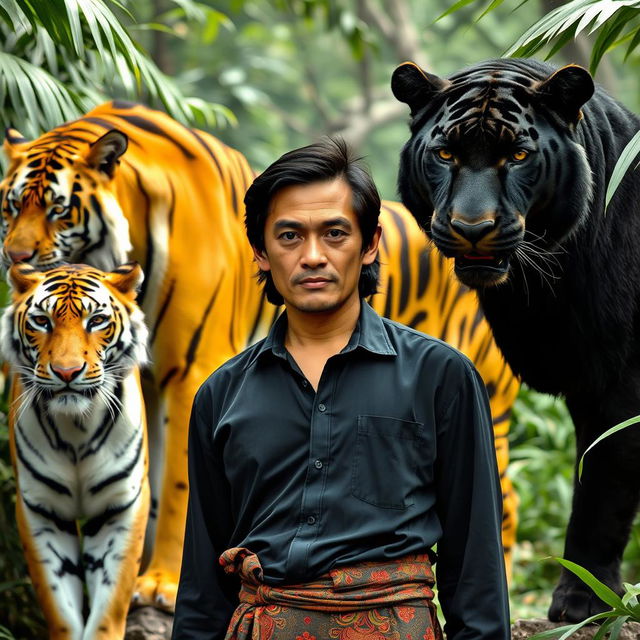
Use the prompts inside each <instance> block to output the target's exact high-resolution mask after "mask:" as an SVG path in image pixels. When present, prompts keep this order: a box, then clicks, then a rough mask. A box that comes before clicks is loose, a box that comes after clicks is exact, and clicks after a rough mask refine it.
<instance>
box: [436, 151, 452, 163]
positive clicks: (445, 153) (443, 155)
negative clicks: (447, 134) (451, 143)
mask: <svg viewBox="0 0 640 640" xmlns="http://www.w3.org/2000/svg"><path fill="white" fill-rule="evenodd" d="M438 156H440V158H442V160H447V161H449V160H452V159H453V153H451V151H449V150H448V149H438Z"/></svg>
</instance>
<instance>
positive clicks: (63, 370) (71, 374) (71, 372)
mask: <svg viewBox="0 0 640 640" xmlns="http://www.w3.org/2000/svg"><path fill="white" fill-rule="evenodd" d="M83 369H84V365H81V366H79V367H56V366H54V365H51V371H53V373H55V374H56V375H57V376H58V378H60V379H61V380H64V381H65V382H71V381H72V380H73V379H74V378H77V377H78V376H79V375H80V372H81V371H82V370H83Z"/></svg>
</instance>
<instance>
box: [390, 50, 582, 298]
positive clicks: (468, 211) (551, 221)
mask: <svg viewBox="0 0 640 640" xmlns="http://www.w3.org/2000/svg"><path fill="white" fill-rule="evenodd" d="M549 73H550V72H549V67H548V66H547V65H543V64H541V63H537V64H536V63H535V62H534V63H533V64H532V62H531V61H527V63H526V64H523V62H522V61H520V60H508V59H507V60H493V61H488V62H485V63H481V64H479V65H476V66H475V67H472V68H470V69H468V70H466V71H462V72H460V73H458V74H456V75H454V76H452V77H451V78H449V79H448V80H443V79H441V78H438V77H437V76H434V75H431V74H428V73H426V72H425V71H423V70H422V69H420V68H419V67H417V66H416V65H415V64H413V63H405V64H403V65H401V66H400V67H398V68H397V69H396V71H395V72H394V75H393V79H392V90H393V92H394V95H395V96H396V98H398V99H399V100H401V101H403V102H406V103H407V104H409V106H410V107H411V123H410V128H411V137H410V139H409V141H408V142H407V143H406V145H405V146H404V148H403V151H402V155H401V161H400V174H399V182H398V185H399V190H400V194H401V196H402V199H403V201H404V204H405V205H407V207H408V208H409V209H410V210H411V212H412V213H413V214H414V216H415V217H416V219H417V220H418V222H419V223H420V225H421V226H422V227H423V228H424V229H425V230H426V232H427V233H428V234H429V236H430V237H431V238H432V239H433V241H434V243H435V244H436V246H437V247H438V249H439V250H440V251H441V252H442V253H443V254H444V255H445V256H447V257H451V258H454V259H455V271H456V275H457V276H458V278H459V279H460V280H461V281H462V282H463V283H465V284H467V285H468V286H471V287H476V288H478V287H480V288H482V287H487V286H493V285H498V284H501V283H503V282H505V281H506V280H507V279H508V278H509V273H510V271H511V270H512V269H513V268H514V264H515V263H517V262H518V261H521V262H522V263H526V262H527V260H531V259H532V258H531V257H530V253H531V252H535V251H538V250H540V249H544V248H548V247H549V246H553V245H554V244H555V243H558V242H560V241H561V240H563V239H564V238H565V237H566V236H567V235H568V234H570V233H571V231H572V230H574V229H575V228H577V226H579V225H580V224H581V223H582V222H583V221H584V220H585V217H586V215H587V212H588V205H589V199H590V194H591V188H592V178H591V170H590V167H589V165H588V162H587V159H586V155H585V151H584V148H583V147H582V146H581V145H580V144H579V143H578V141H577V140H576V135H575V133H576V126H577V124H578V122H579V120H580V118H581V111H580V107H581V106H582V105H583V104H584V102H586V100H588V99H589V98H590V97H591V95H592V93H593V90H594V85H593V80H592V79H591V76H590V75H589V74H588V73H587V71H585V70H584V69H582V68H580V67H577V66H569V67H564V68H562V69H560V70H558V71H556V72H554V73H551V75H549Z"/></svg>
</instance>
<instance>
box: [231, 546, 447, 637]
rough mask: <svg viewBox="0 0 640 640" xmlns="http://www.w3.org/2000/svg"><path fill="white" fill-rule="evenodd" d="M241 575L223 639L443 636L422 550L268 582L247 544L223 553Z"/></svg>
mask: <svg viewBox="0 0 640 640" xmlns="http://www.w3.org/2000/svg"><path fill="white" fill-rule="evenodd" d="M220 564H221V566H222V567H223V568H224V570H225V572H227V573H234V574H237V575H238V576H239V578H240V580H241V583H242V586H241V590H240V604H239V605H238V607H237V608H236V610H235V611H234V613H233V616H232V618H231V622H230V623H229V629H228V631H227V635H226V637H225V640H331V639H334V638H335V639H337V640H442V631H441V630H440V625H439V624H438V619H437V616H436V606H435V604H434V603H433V590H432V586H433V584H434V582H435V579H434V576H433V571H432V570H431V564H430V563H429V559H428V556H427V555H426V554H420V555H410V556H406V557H404V558H401V559H399V560H395V561H393V560H390V561H386V562H382V563H381V562H362V563H359V564H356V565H353V566H348V567H338V568H335V569H332V570H331V571H329V572H328V573H326V574H324V575H322V576H320V577H319V578H317V579H316V580H314V581H313V582H306V583H304V584H294V585H285V586H279V587H274V586H269V585H266V584H264V582H263V574H262V567H261V565H260V560H259V559H258V557H257V556H256V555H255V554H254V553H251V552H250V551H249V550H248V549H244V548H239V547H236V548H233V549H228V550H227V551H225V552H224V553H223V554H222V555H221V556H220Z"/></svg>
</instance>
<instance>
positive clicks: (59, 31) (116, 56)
mask: <svg viewBox="0 0 640 640" xmlns="http://www.w3.org/2000/svg"><path fill="white" fill-rule="evenodd" d="M576 1H577V0H576ZM576 1H574V2H573V3H572V4H573V5H575V4H576ZM562 4H563V3H560V2H556V1H554V0H528V1H525V2H519V1H518V2H513V1H511V2H509V1H508V0H507V1H500V0H494V2H491V3H489V2H488V1H487V2H479V1H478V0H476V1H474V0H466V1H465V0H463V1H461V2H458V3H456V9H457V10H456V11H454V12H451V13H448V14H447V15H445V16H444V17H441V18H440V19H438V18H439V17H440V16H442V14H445V13H446V12H447V11H448V10H449V9H450V8H451V7H452V5H453V3H452V2H448V1H446V0H429V2H424V0H334V1H329V0H272V1H270V2H268V1H266V0H215V1H214V0H210V1H209V0H201V1H199V2H195V1H194V0H135V2H134V1H133V0H120V2H111V1H110V0H104V1H103V2H101V3H100V2H93V3H89V2H85V3H82V2H80V1H79V0H66V2H62V1H61V0H51V1H47V2H44V1H42V0H41V1H40V2H38V1H36V0H31V1H30V2H26V1H25V0H0V43H1V46H0V117H2V118H3V120H4V121H3V122H1V123H0V124H1V125H2V127H3V128H4V126H8V125H13V126H16V127H17V128H18V129H20V130H21V131H22V132H23V133H24V134H25V135H28V136H34V135H37V134H38V133H39V132H41V131H43V130H45V129H47V128H49V127H51V126H54V125H56V124H59V123H60V122H62V121H64V120H67V119H70V118H72V117H74V116H75V115H78V114H80V113H82V112H83V111H84V110H88V109H89V108H90V107H92V106H93V105H95V104H98V103H99V102H101V101H103V100H104V99H106V98H108V97H127V98H134V99H137V100H140V101H144V102H147V103H150V104H153V105H155V106H158V107H160V108H165V109H167V110H168V111H169V112H170V113H171V114H172V115H174V116H175V117H178V118H180V119H182V120H184V121H188V122H191V123H194V124H196V125H197V126H199V127H201V128H206V129H208V130H210V131H212V132H213V133H214V134H215V135H217V136H218V137H219V138H221V139H222V140H223V141H224V142H226V143H228V144H229V145H231V146H233V147H235V148H237V149H239V150H240V151H241V152H242V153H244V154H245V155H246V157H247V158H248V159H249V162H250V163H251V164H252V166H253V167H254V168H255V169H256V170H258V171H259V170H262V169H264V167H265V166H266V165H267V164H269V163H270V162H272V161H273V160H274V159H275V158H276V157H278V156H279V155H280V154H282V153H283V152H285V151H287V150H289V149H291V148H293V147H297V146H301V145H303V144H307V143H309V142H310V141H312V140H313V139H316V138H318V137H319V136H321V135H323V134H340V135H342V136H343V137H345V138H346V139H347V140H348V141H349V142H350V143H351V144H353V145H354V146H355V147H356V148H357V149H358V151H359V153H360V154H362V155H364V156H365V157H366V161H367V163H368V164H369V166H370V168H371V170H372V173H373V176H374V178H375V180H376V183H377V184H378V186H379V188H380V191H381V193H382V195H383V197H385V198H388V199H397V195H396V188H395V180H396V171H397V163H398V154H399V151H400V148H401V146H402V145H403V143H404V141H405V140H406V139H407V137H408V130H407V124H406V122H407V116H408V114H407V108H406V105H404V104H400V103H398V102H397V101H396V100H395V99H394V98H393V96H392V95H391V92H390V89H389V79H390V76H391V73H392V71H393V69H394V67H395V66H396V65H397V64H399V63H400V62H403V61H405V60H415V61H417V62H418V63H419V64H420V65H422V66H423V67H425V68H426V69H427V70H428V71H430V72H432V73H435V74H437V75H448V74H450V73H452V72H453V71H456V70H457V69H459V68H461V67H464V66H466V65H469V64H472V63H474V62H476V61H479V60H482V59H486V58H490V57H499V56H501V55H504V53H505V52H506V51H507V50H508V49H509V48H510V47H511V45H513V44H514V42H516V40H517V39H518V38H519V37H520V36H521V35H522V34H523V33H524V32H525V31H526V30H527V29H528V28H529V27H530V26H531V25H532V24H533V23H534V22H536V21H537V20H538V19H539V18H540V17H541V16H543V15H545V14H547V13H548V12H549V11H550V10H552V9H554V8H555V7H557V6H560V5H562ZM581 4H582V5H584V4H585V2H582V3H581ZM601 4H603V5H604V4H607V5H610V6H613V5H616V2H614V1H611V0H609V1H608V2H606V3H601ZM620 4H623V3H620ZM620 4H619V5H618V6H620ZM632 4H633V5H637V4H640V3H628V2H627V3H626V5H632ZM88 5H95V6H98V5H104V7H106V8H108V10H109V11H110V12H112V13H110V14H109V15H106V14H105V13H101V14H100V15H98V13H95V14H87V13H86V6H88ZM83 6H84V8H83ZM488 6H489V8H490V9H491V10H490V11H488V12H487V13H486V14H484V10H485V9H486V8H487V7H488ZM88 16H89V17H88ZM90 16H93V18H91V17H90ZM105 16H106V17H105ZM607 17H610V15H609V16H607ZM112 19H113V23H111V22H110V21H111V20H112ZM625 21H626V22H625V24H627V25H628V24H632V25H637V22H634V21H637V18H636V17H635V14H633V15H632V14H629V15H628V16H627V17H626V18H625ZM109 25H110V26H109ZM634 28H635V27H634ZM109 29H112V30H111V31H110V30H109ZM118 29H119V30H118ZM109 33H111V37H110V36H109V35H108V34H109ZM636 33H637V32H636ZM114 34H115V35H114ZM623 35H624V34H622V35H621V33H620V31H617V32H616V33H613V35H612V36H611V38H610V39H609V41H608V42H607V43H605V44H607V45H610V44H612V43H613V42H614V41H615V40H616V38H619V37H623ZM627 37H628V38H629V39H631V38H632V37H633V33H632V34H631V35H630V36H627ZM594 42H595V40H594V38H593V36H591V37H590V36H586V35H585V34H584V32H583V33H581V34H580V35H579V36H578V38H577V39H575V40H573V39H571V40H570V39H568V38H565V39H564V42H563V43H562V44H564V45H565V46H563V47H562V48H559V50H558V51H553V50H552V49H550V47H549V46H547V47H546V48H545V49H543V50H542V51H539V52H538V53H537V55H538V56H539V57H544V56H545V55H546V54H548V53H549V52H550V51H551V53H552V54H553V55H552V58H551V61H552V62H554V63H556V64H563V63H566V62H576V63H579V64H583V65H584V66H587V67H588V66H589V64H590V58H591V54H592V51H593V48H594ZM138 45H139V48H138ZM601 48H603V51H602V53H604V51H605V50H606V49H607V48H608V46H604V47H602V46H601ZM639 63H640V58H638V56H637V55H635V54H634V53H632V54H631V55H630V56H629V57H627V58H625V48H624V47H617V48H614V49H613V50H612V51H610V52H609V53H607V55H605V56H604V57H603V58H602V60H601V61H600V64H599V66H598V69H597V73H596V79H597V80H598V81H599V82H600V83H601V84H603V85H604V86H605V87H606V88H607V89H608V90H609V91H610V92H611V93H613V95H614V96H615V97H617V98H618V99H619V100H621V101H622V102H623V103H625V104H626V105H627V106H628V107H629V108H630V109H632V110H634V111H640V93H639V91H638V89H639V82H640V80H639V78H640V73H639V70H640V69H639V66H640V64H639ZM169 78H171V80H169ZM184 96H191V97H190V98H188V99H184ZM522 339H523V340H526V336H522ZM4 404H5V408H6V399H5V403H4ZM511 446H512V454H511V457H512V463H511V467H510V473H511V476H512V478H513V481H514V483H515V486H516V488H517V491H518V493H519V495H520V500H521V503H520V527H519V531H518V540H519V542H518V545H517V548H516V550H515V569H514V575H513V580H512V591H511V603H512V616H513V618H514V619H515V618H523V617H544V616H545V615H546V609H547V607H548V604H549V601H550V596H551V589H552V586H553V583H554V582H555V580H556V579H557V576H558V575H559V566H558V565H557V564H556V563H555V562H554V561H552V560H550V559H549V556H559V555H562V551H563V548H562V541H563V536H564V528H565V525H566V520H567V518H568V515H569V511H570V503H571V484H572V475H573V464H574V441H573V428H572V425H571V422H570V420H569V418H568V415H567V412H566V409H565V407H564V405H563V403H562V402H561V401H559V400H556V399H553V398H550V397H546V396H541V395H539V394H535V393H532V392H530V391H528V390H526V389H525V390H523V391H522V393H521V395H520V398H519V400H518V403H517V407H516V410H515V414H514V420H513V427H512V430H511ZM590 455H592V454H590ZM593 455H597V451H596V452H594V454H593ZM8 459H9V457H8V444H7V431H6V425H5V424H4V420H3V421H1V422H0V531H2V532H3V535H2V536H1V537H0V625H2V626H4V627H7V628H8V629H11V630H12V632H13V634H14V635H15V637H16V638H27V639H29V640H32V639H34V638H39V637H44V635H43V631H42V626H41V620H40V618H39V614H38V612H37V608H36V607H35V606H34V604H33V601H32V595H31V589H30V585H29V583H28V579H27V578H26V577H25V576H26V571H25V569H24V564H23V562H22V552H21V549H20V546H19V541H18V539H17V534H16V533H15V526H14V516H13V494H14V484H13V477H12V472H11V469H10V465H9V463H8ZM586 464H588V459H587V462H586ZM639 574H640V526H636V527H635V528H634V532H633V539H632V541H631V543H630V544H629V546H628V548H627V553H626V556H625V563H624V575H625V578H626V579H627V580H630V581H637V577H638V575H639ZM2 637H3V636H2V631H0V638H2ZM7 637H10V636H7Z"/></svg>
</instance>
